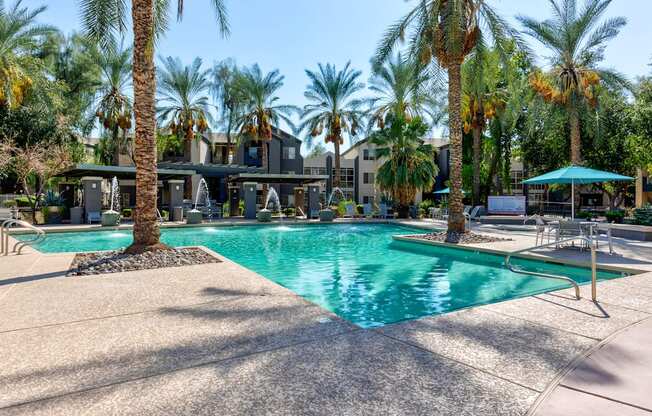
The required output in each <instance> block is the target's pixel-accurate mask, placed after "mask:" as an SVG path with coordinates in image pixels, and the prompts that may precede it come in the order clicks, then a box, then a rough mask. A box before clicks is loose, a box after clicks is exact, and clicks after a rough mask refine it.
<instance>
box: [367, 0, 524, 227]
mask: <svg viewBox="0 0 652 416" xmlns="http://www.w3.org/2000/svg"><path fill="white" fill-rule="evenodd" d="M408 30H411V33H410V36H409V48H410V51H409V52H410V55H411V56H417V57H419V59H420V62H421V63H422V64H423V65H426V64H429V63H430V62H431V61H433V59H434V61H435V62H436V63H437V64H438V65H439V66H441V67H442V68H444V69H445V70H446V71H447V73H448V120H449V132H450V133H449V134H450V150H451V169H450V188H451V193H450V197H449V213H450V215H449V217H448V231H449V235H450V234H451V233H463V232H464V223H465V219H464V214H463V212H464V205H463V202H462V198H463V195H462V119H461V114H460V112H461V96H462V74H461V66H462V63H463V62H464V59H465V57H466V56H467V55H468V54H469V53H470V52H471V51H472V50H473V49H474V48H475V47H476V46H477V45H478V44H485V43H486V41H487V37H488V36H490V37H491V38H493V40H494V43H495V44H496V45H497V46H500V45H502V44H504V43H505V42H506V41H507V39H508V38H510V39H515V40H516V41H517V42H518V43H519V44H520V40H519V36H518V34H517V33H515V32H514V31H513V30H512V29H511V28H510V27H509V26H508V25H507V23H506V22H505V21H504V20H503V19H502V18H501V17H500V16H498V15H497V14H496V12H495V11H494V10H493V9H492V8H491V7H490V6H489V5H488V4H487V2H486V1H485V0H420V1H419V4H418V5H417V6H416V7H415V8H414V9H413V10H411V11H410V12H409V13H408V14H407V15H406V16H404V17H403V18H402V19H401V20H399V21H398V22H397V23H395V24H394V25H392V26H390V28H389V29H388V30H387V32H386V34H385V36H384V37H383V39H382V41H381V42H380V44H379V46H378V50H377V52H376V58H375V60H376V62H384V61H385V60H386V59H387V58H388V57H389V56H390V55H391V54H392V52H393V50H394V47H395V45H396V44H397V43H398V42H399V41H401V40H402V39H404V38H405V35H406V32H407V31H408Z"/></svg>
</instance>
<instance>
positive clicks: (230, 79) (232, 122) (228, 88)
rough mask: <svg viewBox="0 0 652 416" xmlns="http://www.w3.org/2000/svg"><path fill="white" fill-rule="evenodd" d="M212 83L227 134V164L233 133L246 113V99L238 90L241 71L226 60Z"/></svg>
mask: <svg viewBox="0 0 652 416" xmlns="http://www.w3.org/2000/svg"><path fill="white" fill-rule="evenodd" d="M212 77H213V79H212V82H211V86H210V89H211V93H212V95H213V98H214V99H215V100H216V101H217V103H218V105H217V108H218V111H219V114H220V120H219V121H220V123H221V124H222V126H223V127H224V132H225V134H226V147H227V162H230V160H231V159H230V155H231V151H232V149H231V147H232V143H233V132H234V129H235V128H236V125H237V121H238V118H239V117H240V116H241V113H242V112H243V111H244V109H243V106H244V97H242V94H240V93H239V90H238V79H239V78H240V70H239V69H238V67H237V66H236V64H235V62H233V61H232V60H225V61H222V62H220V63H218V64H217V65H215V67H214V68H213V72H212Z"/></svg>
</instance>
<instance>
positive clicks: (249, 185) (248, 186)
mask: <svg viewBox="0 0 652 416" xmlns="http://www.w3.org/2000/svg"><path fill="white" fill-rule="evenodd" d="M242 187H243V188H244V203H245V209H244V217H245V218H246V219H248V220H255V219H256V192H257V191H256V190H257V187H258V183H256V182H244V183H243V184H242Z"/></svg>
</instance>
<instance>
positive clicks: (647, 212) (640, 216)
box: [634, 205, 652, 225]
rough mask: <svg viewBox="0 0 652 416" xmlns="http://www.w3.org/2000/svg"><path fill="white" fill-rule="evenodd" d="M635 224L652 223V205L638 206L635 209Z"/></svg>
mask: <svg viewBox="0 0 652 416" xmlns="http://www.w3.org/2000/svg"><path fill="white" fill-rule="evenodd" d="M634 224H636V225H652V207H651V206H649V205H648V206H646V207H644V208H637V209H635V210H634Z"/></svg>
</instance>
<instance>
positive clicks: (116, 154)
mask: <svg viewBox="0 0 652 416" xmlns="http://www.w3.org/2000/svg"><path fill="white" fill-rule="evenodd" d="M118 128H119V127H118V125H117V124H116V125H115V126H113V128H112V129H111V140H113V160H112V164H113V166H118V165H120V131H119V130H118Z"/></svg>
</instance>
